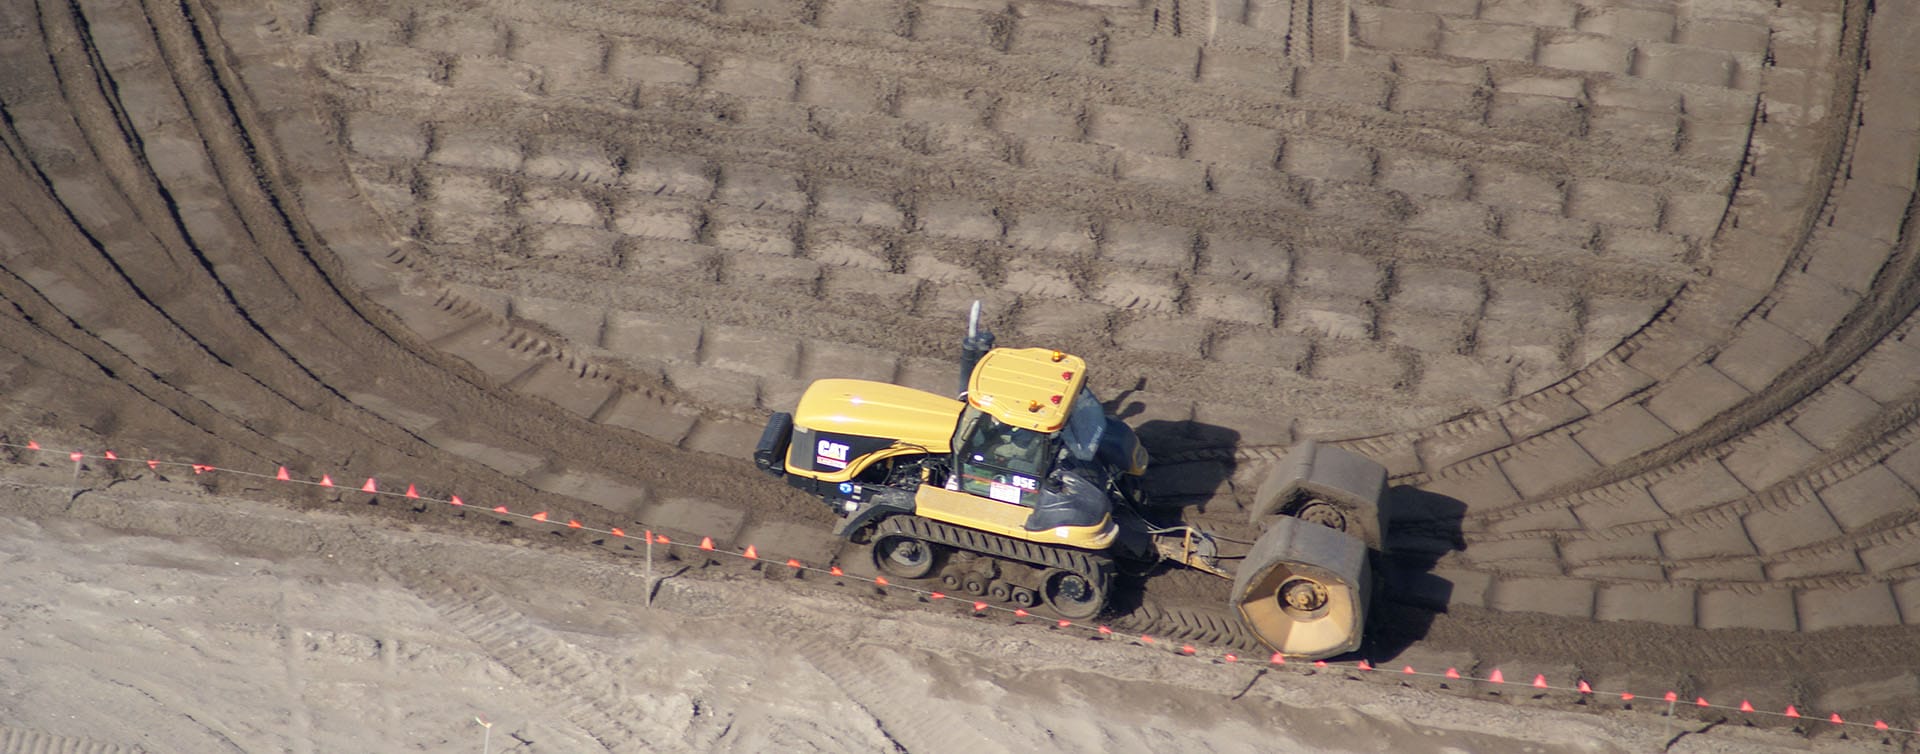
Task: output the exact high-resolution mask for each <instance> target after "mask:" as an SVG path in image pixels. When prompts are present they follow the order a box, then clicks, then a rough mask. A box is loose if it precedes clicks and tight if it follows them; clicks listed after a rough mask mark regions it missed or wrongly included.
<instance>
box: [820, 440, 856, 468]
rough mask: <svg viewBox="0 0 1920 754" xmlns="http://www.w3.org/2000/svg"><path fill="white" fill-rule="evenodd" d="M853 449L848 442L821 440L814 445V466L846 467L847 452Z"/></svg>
mask: <svg viewBox="0 0 1920 754" xmlns="http://www.w3.org/2000/svg"><path fill="white" fill-rule="evenodd" d="M850 450H852V448H849V447H848V446H847V444H846V443H839V442H834V441H832V440H821V441H820V442H818V443H816V444H815V445H814V451H813V466H814V468H818V469H844V468H846V467H847V452H848V451H850Z"/></svg>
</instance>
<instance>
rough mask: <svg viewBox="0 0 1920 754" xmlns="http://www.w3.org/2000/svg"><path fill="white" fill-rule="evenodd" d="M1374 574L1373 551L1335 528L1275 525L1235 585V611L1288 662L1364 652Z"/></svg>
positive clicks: (1290, 521)
mask: <svg viewBox="0 0 1920 754" xmlns="http://www.w3.org/2000/svg"><path fill="white" fill-rule="evenodd" d="M1372 583H1373V574H1372V572H1371V571H1370V570H1369V569H1368V566H1367V546H1366V545H1365V544H1364V543H1362V542H1361V541H1360V540H1358V539H1355V538H1353V537H1349V536H1347V535H1346V534H1343V533H1341V532H1338V531H1334V530H1333V529H1329V528H1327V527H1325V526H1322V525H1320V524H1316V523H1310V522H1307V521H1305V520H1302V519H1297V518H1276V519H1274V520H1273V522H1272V523H1271V524H1270V525H1269V528H1268V529H1267V531H1266V533H1264V534H1261V535H1260V538H1259V539H1258V540H1256V541H1255V542H1254V545H1253V549H1252V550H1249V551H1248V552H1247V559H1246V560H1244V561H1242V562H1241V564H1240V569H1239V572H1238V573H1236V574H1235V575H1234V578H1233V592H1232V595H1233V596H1232V600H1233V604H1234V606H1235V607H1236V608H1238V609H1239V611H1240V618H1241V619H1242V620H1244V621H1246V623H1247V627H1248V628H1250V629H1252V630H1253V633H1254V635H1255V636H1257V637H1259V639H1260V641H1262V642H1265V643H1266V644H1267V646H1269V647H1272V648H1273V650H1274V651H1276V652H1279V653H1281V654H1283V655H1286V656H1288V657H1305V658H1310V659H1319V658H1324V657H1332V656H1334V655H1339V654H1345V653H1347V652H1351V651H1353V650H1355V649H1358V648H1359V647H1360V637H1361V632H1362V629H1363V628H1364V624H1365V623H1366V614H1367V599H1368V597H1369V596H1370V594H1371V592H1372Z"/></svg>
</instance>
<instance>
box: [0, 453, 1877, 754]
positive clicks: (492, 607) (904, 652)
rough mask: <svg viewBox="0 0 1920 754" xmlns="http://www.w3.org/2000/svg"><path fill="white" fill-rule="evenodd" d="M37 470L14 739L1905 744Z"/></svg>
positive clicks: (6, 737)
mask: <svg viewBox="0 0 1920 754" xmlns="http://www.w3.org/2000/svg"><path fill="white" fill-rule="evenodd" d="M36 471H37V472H38V473H34V472H29V473H25V474H15V475H14V476H15V477H16V481H15V482H14V483H12V484H10V485H8V489H7V490H6V495H7V499H8V500H9V508H10V509H11V510H13V511H15V513H16V514H18V515H16V516H15V517H10V518H7V519H5V521H4V525H3V526H0V541H3V542H4V543H5V552H7V554H8V558H7V565H8V568H7V569H6V570H5V573H6V576H5V577H4V578H3V579H0V598H4V604H6V605H7V606H8V609H7V612H6V622H5V630H6V635H7V637H8V640H7V642H6V644H5V646H4V648H3V649H0V678H4V682H5V688H6V689H7V691H6V694H5V697H4V698H5V700H6V702H5V707H6V710H7V719H6V723H5V727H4V728H0V743H3V744H4V746H5V747H6V748H4V749H0V750H5V751H9V752H13V751H18V752H30V751H43V750H44V751H85V752H115V751H135V750H141V751H296V752H311V751H434V752H438V751H447V752H452V751H461V752H467V751H480V750H482V748H483V747H487V746H490V747H491V748H492V750H493V751H588V750H600V749H603V748H604V749H607V750H611V751H768V750H781V751H888V750H893V751H927V752H942V751H956V752H958V751H970V752H972V751H1023V750H1031V749H1032V748H1033V747H1035V746H1040V747H1042V748H1047V749H1051V750H1059V751H1120V752H1152V751H1166V750H1168V749H1169V748H1181V749H1195V750H1205V751H1353V752H1365V751H1395V752H1403V751H1404V752H1436V753H1443V752H1467V751H1471V752H1496V753H1497V752H1529V751H1592V752H1615V751H1617V752H1635V751H1650V750H1658V749H1660V748H1661V747H1662V746H1665V745H1667V744H1668V743H1669V742H1671V746H1670V748H1668V749H1667V750H1669V751H1691V752H1733V751H1743V752H1748V751H1750V752H1761V751H1806V750H1815V751H1854V750H1859V751H1885V750H1888V749H1887V747H1886V746H1884V745H1882V744H1879V743H1877V742H1874V741H1868V740H1861V737H1860V736H1859V735H1858V734H1857V733H1856V737H1855V740H1852V741H1843V740H1839V739H1832V738H1827V739H1822V740H1819V741H1817V742H1813V743H1809V742H1807V741H1805V740H1802V739H1799V738H1798V737H1796V736H1793V735H1791V734H1786V733H1782V732H1780V731H1763V730H1756V729H1750V728H1749V729H1741V728H1726V727H1721V726H1716V725H1713V724H1712V723H1711V722H1710V721H1703V720H1699V719H1690V718H1683V719H1681V720H1679V721H1677V722H1671V721H1668V720H1666V719H1664V718H1661V717H1659V716H1658V715H1657V714H1656V713H1652V712H1648V711H1645V709H1644V707H1643V709H1642V710H1641V711H1638V712H1633V711H1624V710H1621V709H1619V706H1618V705H1611V706H1612V707H1613V709H1611V710H1607V711H1602V712H1599V713H1597V714H1596V712H1594V711H1590V710H1583V709H1580V708H1578V707H1572V706H1570V705H1567V704H1564V703H1562V704H1554V703H1552V702H1542V701H1537V700H1536V701H1528V700H1526V698H1525V695H1523V694H1519V693H1518V692H1512V693H1513V694H1514V695H1517V696H1520V697H1521V698H1520V699H1517V700H1514V701H1501V700H1496V699H1493V698H1492V697H1484V696H1482V697H1479V698H1476V695H1475V694H1474V693H1472V692H1465V693H1463V692H1462V691H1460V690H1443V689H1440V688H1439V687H1438V684H1437V682H1433V681H1424V680H1415V681H1413V682H1409V683H1399V682H1374V681H1361V680H1354V679H1352V678H1349V677H1348V676H1349V675H1351V673H1339V672H1323V673H1320V674H1312V675H1310V674H1305V673H1302V672H1296V671H1287V670H1273V671H1263V670H1260V669H1258V668H1257V667H1252V668H1245V667H1235V666H1229V665H1226V664H1223V663H1221V662H1220V661H1218V660H1217V659H1216V660H1214V661H1211V662H1209V661H1203V660H1199V659H1195V658H1189V657H1182V656H1177V655H1175V654H1172V653H1170V652H1165V651H1160V650H1155V649H1148V648H1145V647H1142V646H1140V645H1138V644H1130V643H1126V642H1117V641H1105V642H1089V641H1088V640H1086V639H1085V638H1081V637H1077V636H1069V635H1064V634H1062V633H1061V632H1058V631H1054V630H1051V629H1049V628H1047V627H1045V626H1043V625H1033V626H1027V627H1006V626H999V625H991V624H982V623H981V622H980V621H979V620H977V619H970V618H965V617H958V615H957V614H956V613H953V612H950V611H929V610H913V609H906V610H901V609H899V608H898V607H897V606H896V607H893V608H889V607H888V603H886V602H884V601H880V600H876V599H873V598H871V597H870V596H862V595H863V594H865V593H864V592H861V591H856V590H852V589H848V588H842V587H835V586H832V585H830V584H826V583H824V580H821V581H822V583H817V584H812V583H810V584H803V585H802V586H801V587H800V588H794V587H793V584H792V583H784V584H783V583H780V582H781V581H785V580H787V578H788V577H785V576H782V577H780V578H779V579H774V580H770V579H768V578H763V577H761V576H760V575H759V574H758V573H757V572H753V571H746V570H743V569H738V568H728V569H719V570H711V569H710V570H703V571H690V572H685V573H680V574H678V575H671V576H669V574H672V573H674V570H673V569H672V567H671V566H672V565H673V564H669V563H662V564H661V567H660V571H659V573H660V575H662V576H668V577H667V578H666V579H665V580H664V581H662V582H661V584H660V588H659V590H658V592H657V593H656V597H655V599H654V600H653V603H652V606H651V607H648V606H647V603H646V591H647V581H646V570H645V568H644V566H643V564H642V563H640V562H638V561H636V560H635V559H632V558H622V557H609V556H600V557H593V556H588V555H583V554H581V553H579V552H573V551H567V550H562V549H556V548H553V547H550V546H547V545H544V544H542V543H539V542H529V541H528V540H527V539H513V540H509V541H495V542H487V541H479V540H476V539H475V538H473V537H471V536H460V535H458V534H452V533H448V532H444V531H431V530H426V529H423V528H420V527H409V526H404V525H398V524H391V523H387V524H381V523H373V524H369V522H367V521H366V520H365V519H364V518H361V517H356V516H353V515H347V514H346V512H345V511H341V510H338V509H335V510H327V511H305V512H296V511H289V510H286V509H285V508H283V507H280V506H276V505H271V504H261V503H259V502H255V501H251V500H246V499H240V498H221V497H211V496H207V495H205V494H202V493H198V492H197V491H195V490H193V489H192V488H191V487H183V486H182V485H179V484H156V483H153V482H126V483H122V484H118V485H114V486H113V487H112V488H111V489H104V490H88V491H85V492H83V493H81V494H79V495H77V496H76V495H74V494H73V489H72V488H71V487H67V486H65V485H62V484H60V483H59V482H61V481H62V480H61V479H60V478H59V477H60V475H59V474H57V473H47V472H45V471H44V470H36ZM20 477H25V479H24V480H21V479H20ZM34 479H39V480H41V481H43V482H46V483H50V484H48V485H47V486H42V485H38V484H33V483H32V481H31V480H34ZM1456 686H1458V684H1456ZM1542 696H1544V695H1542ZM1536 699H1537V698H1536ZM80 700H85V702H86V703H84V704H77V703H76V702H78V701H80ZM1598 706H1608V705H1598ZM1658 706H1664V705H1656V708H1657V707H1658ZM1683 712H1684V710H1683ZM481 720H484V721H485V723H490V724H491V725H492V727H491V728H487V727H484V724H483V723H482V722H480V721H481ZM1735 725H1737V724H1735ZM489 736H490V738H489Z"/></svg>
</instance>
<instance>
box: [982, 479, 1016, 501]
mask: <svg viewBox="0 0 1920 754" xmlns="http://www.w3.org/2000/svg"><path fill="white" fill-rule="evenodd" d="M987 497H990V498H993V499H995V500H998V501H1000V502H1003V503H1018V502H1020V488H1019V487H1015V486H1013V485H1011V484H1001V483H999V482H994V483H993V486H991V487H988V488H987Z"/></svg>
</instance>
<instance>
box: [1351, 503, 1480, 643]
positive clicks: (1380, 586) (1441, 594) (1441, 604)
mask: <svg viewBox="0 0 1920 754" xmlns="http://www.w3.org/2000/svg"><path fill="white" fill-rule="evenodd" d="M1381 506H1382V507H1383V508H1384V509H1385V511H1386V513H1387V515H1388V516H1389V518H1388V521H1389V523H1388V525H1387V534H1386V543H1385V545H1386V546H1385V548H1384V550H1385V551H1384V552H1380V553H1376V554H1375V556H1374V568H1375V571H1376V574H1377V575H1376V581H1375V584H1376V591H1375V592H1374V595H1373V604H1372V610H1371V612H1370V614H1369V615H1368V625H1367V643H1366V645H1365V646H1363V647H1362V648H1361V653H1362V654H1363V655H1365V656H1366V657H1367V658H1368V659H1369V660H1371V661H1373V662H1375V663H1380V662H1387V661H1391V660H1393V659H1394V658H1396V657H1399V656H1400V654H1401V653H1403V652H1405V651H1406V650H1407V648H1408V647H1411V646H1413V645H1414V644H1416V643H1418V642H1419V641H1420V640H1422V639H1425V638H1426V637H1427V633H1428V632H1429V631H1431V630H1432V629H1433V623H1434V620H1435V619H1436V618H1438V617H1439V616H1440V615H1442V614H1444V613H1446V612H1447V606H1448V605H1449V604H1451V603H1452V601H1453V594H1454V590H1455V586H1456V585H1455V584H1454V583H1453V582H1452V581H1451V580H1449V579H1447V578H1446V577H1444V576H1441V575H1440V574H1438V573H1436V572H1435V569H1436V568H1437V567H1438V566H1439V564H1440V561H1441V559H1442V558H1444V557H1446V555H1447V553H1450V552H1457V551H1464V550H1465V549H1466V538H1465V536H1464V535H1463V534H1462V533H1461V528H1460V525H1461V521H1462V520H1463V519H1464V518H1465V516H1466V512H1467V506H1466V504H1465V503H1462V502H1460V501H1459V500H1456V499H1454V498H1451V497H1448V496H1446V495H1441V494H1438V493H1434V492H1428V491H1426V490H1423V489H1419V488H1416V487H1413V486H1411V485H1401V486H1397V487H1392V488H1389V489H1388V490H1387V494H1386V498H1385V499H1384V500H1382V501H1381Z"/></svg>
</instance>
